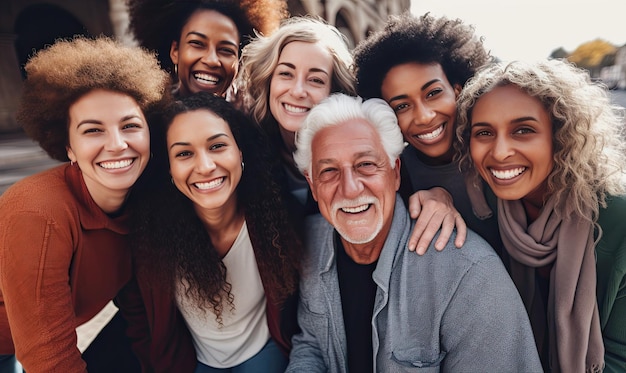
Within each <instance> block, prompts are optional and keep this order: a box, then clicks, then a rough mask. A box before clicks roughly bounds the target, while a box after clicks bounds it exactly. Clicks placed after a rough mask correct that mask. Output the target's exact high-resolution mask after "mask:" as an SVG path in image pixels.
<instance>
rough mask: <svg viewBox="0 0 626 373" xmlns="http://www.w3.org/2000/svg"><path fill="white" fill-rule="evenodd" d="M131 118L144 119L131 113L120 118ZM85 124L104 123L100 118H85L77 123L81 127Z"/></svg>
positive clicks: (77, 126) (124, 120) (124, 119)
mask: <svg viewBox="0 0 626 373" xmlns="http://www.w3.org/2000/svg"><path fill="white" fill-rule="evenodd" d="M130 119H139V120H141V121H143V119H141V117H140V116H139V115H136V114H129V115H126V116H125V117H122V119H120V122H126V121H127V120H130ZM83 124H98V125H102V124H104V123H103V122H102V121H101V120H98V119H83V120H81V121H80V122H79V123H78V124H77V125H76V128H79V127H80V126H82V125H83Z"/></svg>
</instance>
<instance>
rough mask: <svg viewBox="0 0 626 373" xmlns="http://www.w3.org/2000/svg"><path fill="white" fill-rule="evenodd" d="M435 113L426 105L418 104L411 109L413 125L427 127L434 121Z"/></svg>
mask: <svg viewBox="0 0 626 373" xmlns="http://www.w3.org/2000/svg"><path fill="white" fill-rule="evenodd" d="M435 115H436V114H435V111H434V110H433V109H432V108H431V107H430V106H428V105H426V104H424V103H422V102H418V103H417V104H416V105H415V107H414V108H413V124H415V125H418V126H419V125H422V126H423V125H428V124H430V122H432V120H433V119H435Z"/></svg>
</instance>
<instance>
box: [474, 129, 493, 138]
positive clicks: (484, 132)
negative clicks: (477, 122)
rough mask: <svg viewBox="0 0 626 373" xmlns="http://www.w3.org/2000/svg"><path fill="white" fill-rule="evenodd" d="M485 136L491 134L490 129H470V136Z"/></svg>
mask: <svg viewBox="0 0 626 373" xmlns="http://www.w3.org/2000/svg"><path fill="white" fill-rule="evenodd" d="M485 136H491V131H489V130H486V129H477V130H474V131H472V137H485Z"/></svg>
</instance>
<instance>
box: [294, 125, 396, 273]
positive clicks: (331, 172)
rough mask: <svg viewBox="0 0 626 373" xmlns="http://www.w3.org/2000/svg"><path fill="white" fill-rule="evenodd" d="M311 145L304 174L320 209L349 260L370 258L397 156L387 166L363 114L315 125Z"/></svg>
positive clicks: (382, 230) (387, 223)
mask: <svg viewBox="0 0 626 373" xmlns="http://www.w3.org/2000/svg"><path fill="white" fill-rule="evenodd" d="M311 150H312V166H311V172H310V174H308V173H307V175H306V178H307V181H308V183H309V185H310V187H311V192H312V194H313V197H314V198H315V200H316V201H317V202H318V204H319V207H320V212H321V214H322V215H323V216H324V218H326V219H327V220H328V221H329V222H330V223H331V224H332V225H333V226H334V227H335V229H336V230H337V231H338V232H339V234H340V235H341V240H342V243H343V246H344V248H345V250H346V253H347V254H348V255H349V256H350V257H351V258H352V259H353V260H354V261H355V262H357V263H359V264H369V263H373V262H374V261H376V260H377V259H378V257H379V256H380V252H381V250H382V248H383V245H384V242H385V239H386V237H387V235H388V233H389V229H390V227H391V221H392V218H393V210H394V207H395V200H396V192H397V190H398V188H399V187H400V171H399V166H400V160H399V159H397V160H396V162H395V165H394V166H395V168H392V164H391V163H390V161H389V157H388V155H387V153H386V152H385V150H384V148H383V146H382V144H381V141H380V136H379V135H378V132H376V130H375V129H374V128H373V127H372V126H371V125H370V124H369V123H368V122H367V121H366V120H364V119H353V120H350V121H347V122H344V123H341V124H338V125H336V126H331V127H327V128H324V129H322V130H320V131H319V132H318V133H317V134H316V135H315V137H314V138H313V142H312V146H311Z"/></svg>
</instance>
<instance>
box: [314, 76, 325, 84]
mask: <svg viewBox="0 0 626 373" xmlns="http://www.w3.org/2000/svg"><path fill="white" fill-rule="evenodd" d="M310 81H311V82H313V83H315V84H319V85H325V84H326V80H324V79H322V78H318V77H312V78H310Z"/></svg>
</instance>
